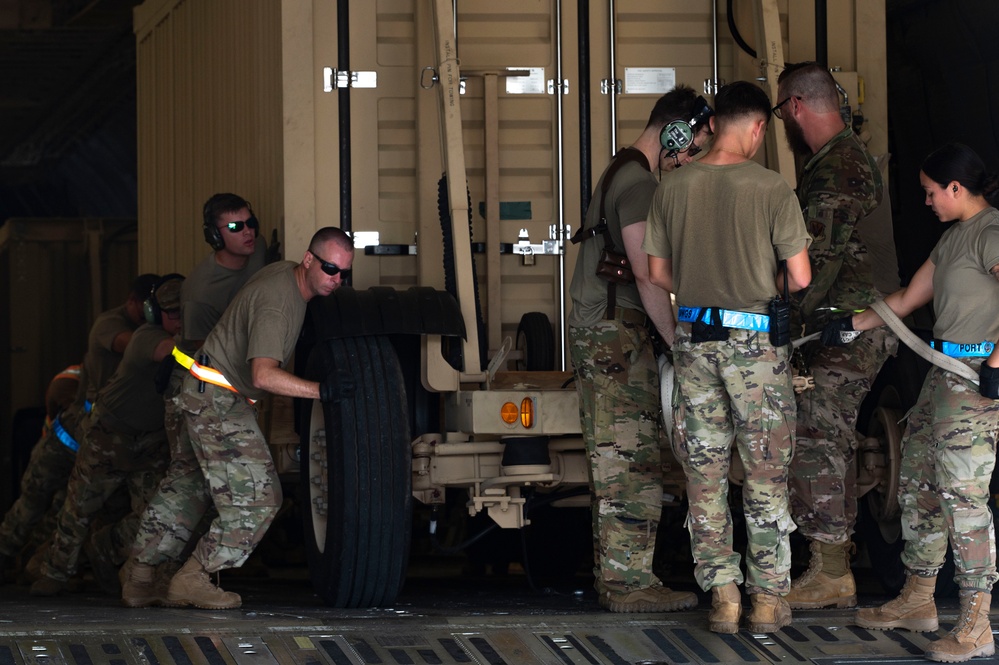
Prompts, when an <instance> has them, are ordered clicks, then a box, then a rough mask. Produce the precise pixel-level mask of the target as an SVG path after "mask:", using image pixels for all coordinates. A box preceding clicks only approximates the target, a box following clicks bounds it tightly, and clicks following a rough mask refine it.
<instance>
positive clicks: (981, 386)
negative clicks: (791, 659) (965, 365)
mask: <svg viewBox="0 0 999 665" xmlns="http://www.w3.org/2000/svg"><path fill="white" fill-rule="evenodd" d="M978 392H979V393H981V395H982V397H988V398H989V399H999V367H989V364H988V363H987V362H985V361H984V360H983V361H982V367H981V368H980V369H979V370H978Z"/></svg>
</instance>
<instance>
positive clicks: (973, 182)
mask: <svg viewBox="0 0 999 665" xmlns="http://www.w3.org/2000/svg"><path fill="white" fill-rule="evenodd" d="M920 170H921V171H922V172H923V173H925V174H926V175H927V177H929V178H930V179H931V180H932V181H933V182H935V183H937V184H938V185H940V186H941V187H946V186H947V185H948V184H950V183H952V182H959V183H960V184H961V186H962V187H964V188H965V189H967V190H968V191H969V192H970V193H971V194H972V195H973V196H984V197H985V199H986V200H987V201H988V202H989V203H990V204H991V205H997V204H999V175H997V174H995V173H990V172H989V171H987V170H986V168H985V162H983V161H982V158H981V157H979V156H978V153H976V152H975V151H974V150H972V149H971V148H969V147H968V146H966V145H964V144H963V143H946V144H944V145H942V146H940V147H939V148H937V149H936V150H934V151H933V152H931V153H930V154H929V155H927V156H926V159H924V160H923V166H922V168H921V169H920Z"/></svg>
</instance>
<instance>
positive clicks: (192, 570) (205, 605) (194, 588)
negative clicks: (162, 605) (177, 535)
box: [166, 556, 243, 610]
mask: <svg viewBox="0 0 999 665" xmlns="http://www.w3.org/2000/svg"><path fill="white" fill-rule="evenodd" d="M166 602H167V603H169V604H170V605H171V606H173V607H187V606H188V605H193V606H194V607H200V608H201V609H203V610H234V609H236V608H237V607H239V606H240V605H242V604H243V601H242V599H241V598H240V597H239V594H237V593H232V592H231V591H223V590H222V589H221V588H219V587H217V586H215V585H214V584H212V580H211V578H210V577H209V576H208V572H207V571H206V570H205V567H204V566H202V565H201V563H200V562H199V561H198V560H197V559H195V558H194V557H193V556H192V557H191V558H190V559H188V560H187V563H185V564H184V565H183V566H182V567H181V569H180V570H179V571H177V574H176V575H174V576H173V579H171V580H170V586H169V588H168V589H167V597H166Z"/></svg>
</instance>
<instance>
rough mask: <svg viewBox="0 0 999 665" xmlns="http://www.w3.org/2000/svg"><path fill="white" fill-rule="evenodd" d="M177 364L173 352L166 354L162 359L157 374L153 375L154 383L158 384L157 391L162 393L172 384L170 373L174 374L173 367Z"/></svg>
mask: <svg viewBox="0 0 999 665" xmlns="http://www.w3.org/2000/svg"><path fill="white" fill-rule="evenodd" d="M176 365H177V359H176V358H174V357H173V354H172V353H171V354H170V355H168V356H165V357H164V358H163V360H161V361H160V366H159V367H157V368H156V376H154V377H153V385H154V386H156V392H157V393H159V394H160V395H162V394H163V393H164V392H166V389H167V386H169V385H170V375H171V374H173V368H174V367H176Z"/></svg>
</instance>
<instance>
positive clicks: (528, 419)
mask: <svg viewBox="0 0 999 665" xmlns="http://www.w3.org/2000/svg"><path fill="white" fill-rule="evenodd" d="M520 424H521V425H523V426H524V428H525V429H531V428H532V427H534V400H533V399H531V398H530V397H525V398H524V399H522V400H520Z"/></svg>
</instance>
